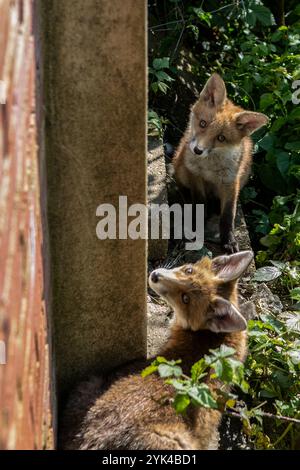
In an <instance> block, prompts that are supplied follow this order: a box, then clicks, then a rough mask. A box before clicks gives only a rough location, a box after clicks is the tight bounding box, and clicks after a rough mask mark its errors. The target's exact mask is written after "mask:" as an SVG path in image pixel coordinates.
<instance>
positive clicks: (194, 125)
mask: <svg viewBox="0 0 300 470" xmlns="http://www.w3.org/2000/svg"><path fill="white" fill-rule="evenodd" d="M267 122H268V118H267V116H265V115H264V114H261V113H255V112H251V111H244V110H243V109H242V108H240V107H237V106H235V105H234V104H233V103H232V102H231V101H229V99H227V97H226V87H225V83H224V82H223V80H222V78H221V77H220V76H219V75H217V74H213V75H212V76H211V77H210V79H209V80H208V81H207V83H206V85H205V87H204V88H203V90H202V92H201V93H200V97H199V99H198V101H197V102H196V103H195V104H194V105H193V106H192V108H191V113H190V119H189V125H188V128H187V130H186V132H185V135H184V136H183V138H182V140H181V142H180V145H179V148H178V150H177V152H176V154H175V156H174V160H173V165H174V170H175V177H176V180H177V182H178V183H179V184H180V185H181V186H183V187H186V188H188V189H190V190H191V194H192V199H193V201H194V202H202V203H206V202H207V201H208V200H209V199H210V198H211V197H214V198H217V199H218V200H219V201H220V212H221V218H220V238H221V244H222V247H223V248H224V249H225V251H227V252H229V253H234V252H236V251H238V245H237V242H236V240H235V238H234V234H233V232H234V219H235V215H236V205H237V199H238V195H239V191H240V189H241V188H242V187H243V186H244V185H245V183H246V182H247V179H248V176H249V173H250V169H251V163H252V140H251V138H250V137H249V136H250V134H252V133H253V132H254V131H256V130H257V129H259V128H260V127H261V126H263V125H265V124H266V123H267Z"/></svg>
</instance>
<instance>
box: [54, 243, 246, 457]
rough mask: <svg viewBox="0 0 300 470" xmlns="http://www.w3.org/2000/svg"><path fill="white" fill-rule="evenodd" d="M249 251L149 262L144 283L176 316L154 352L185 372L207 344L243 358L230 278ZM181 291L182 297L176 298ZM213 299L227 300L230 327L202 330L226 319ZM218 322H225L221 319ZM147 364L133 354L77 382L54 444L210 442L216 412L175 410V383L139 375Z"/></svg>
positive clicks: (189, 445)
mask: <svg viewBox="0 0 300 470" xmlns="http://www.w3.org/2000/svg"><path fill="white" fill-rule="evenodd" d="M251 259H252V254H251V252H244V253H238V254H236V255H232V256H231V257H218V258H215V259H214V260H212V261H211V260H209V259H208V258H205V259H203V260H201V261H199V262H198V263H196V264H194V265H185V266H183V267H181V268H176V269H174V270H162V269H161V270H156V271H155V272H153V273H152V274H151V275H150V281H149V282H150V284H151V286H152V287H154V288H155V289H156V291H157V292H158V293H160V294H161V295H162V296H163V297H164V298H166V299H167V300H168V302H169V303H170V304H171V305H173V306H174V309H175V316H176V321H175V324H174V326H173V328H172V332H171V337H170V340H169V341H168V342H167V344H166V346H165V347H164V348H163V350H162V351H160V355H164V356H165V357H166V358H168V359H182V367H183V370H184V372H185V373H189V372H190V368H191V365H192V364H193V363H194V362H196V361H198V360H199V359H200V358H201V357H203V356H204V354H207V353H208V352H209V350H210V349H215V348H218V347H219V346H220V345H221V344H227V345H228V346H232V347H234V348H235V349H236V351H237V353H236V355H237V357H238V358H239V359H240V360H244V358H245V355H246V332H245V331H239V330H237V328H240V329H242V330H244V329H245V325H246V322H245V321H244V320H243V321H242V322H241V319H240V317H239V315H240V314H239V312H238V311H237V308H238V300H237V286H236V283H237V278H238V277H239V276H240V275H241V273H242V272H243V271H245V269H246V268H247V266H248V264H249V263H250V261H251ZM183 296H184V297H183ZM186 296H189V302H188V303H183V302H182V299H184V300H185V301H186V300H187V297H186ZM216 299H219V300H218V302H221V305H225V307H226V308H229V309H231V308H233V311H232V312H233V316H234V315H235V317H234V318H235V320H234V322H233V323H232V322H231V323H230V321H231V320H230V318H231V317H230V318H229V317H228V318H229V324H230V328H231V329H232V330H234V331H231V332H219V333H215V332H213V331H209V328H212V323H211V321H212V320H213V321H216V322H217V323H218V322H221V323H220V325H221V327H222V328H223V326H224V325H225V323H226V322H225V323H224V316H223V315H221V316H220V312H219V310H218V309H215V305H216ZM218 308H219V307H218ZM224 312H225V313H226V312H227V310H226V311H224ZM224 312H223V313H224ZM232 312H231V313H232ZM227 313H228V312H227ZM236 322H237V323H236ZM183 323H184V325H185V326H182V325H183ZM222 325H223V326H222ZM214 328H215V326H214V327H213V329H214ZM225 329H226V330H228V325H227V326H226V328H225ZM150 362H151V360H150ZM147 365H149V361H140V362H136V363H133V364H129V365H127V366H124V367H122V368H120V369H118V370H116V371H114V372H112V373H111V374H110V375H109V376H108V377H106V378H101V379H100V378H98V379H97V378H91V379H89V380H88V381H87V382H83V383H81V384H79V386H78V387H77V388H76V389H75V390H74V391H73V392H72V394H71V396H70V399H69V402H68V404H67V407H66V409H65V413H64V418H63V423H62V428H61V435H60V445H61V447H62V448H64V449H106V450H108V449H109V450H113V449H131V450H134V449H178V450H186V449H192V450H193V449H216V448H217V446H218V426H219V423H220V419H221V412H220V411H218V410H213V409H205V408H197V407H190V408H189V409H188V412H187V413H186V415H179V414H177V413H176V412H175V410H174V408H173V406H172V403H171V400H172V398H173V397H174V389H173V388H172V387H171V386H170V385H167V384H166V383H165V382H164V380H163V379H161V378H160V377H159V376H158V375H157V374H154V375H151V376H148V377H146V378H142V376H141V371H142V370H143V369H144V368H145V367H146V366H147ZM207 383H208V385H209V387H210V388H211V389H212V390H213V389H214V388H215V387H216V386H217V384H216V382H215V381H214V380H212V379H211V378H209V377H208V379H207Z"/></svg>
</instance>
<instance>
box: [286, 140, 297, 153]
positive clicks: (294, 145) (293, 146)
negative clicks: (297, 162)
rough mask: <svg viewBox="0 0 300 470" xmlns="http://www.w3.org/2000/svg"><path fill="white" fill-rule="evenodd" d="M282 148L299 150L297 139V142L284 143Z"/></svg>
mask: <svg viewBox="0 0 300 470" xmlns="http://www.w3.org/2000/svg"><path fill="white" fill-rule="evenodd" d="M284 148H286V149H287V150H296V151H299V150H300V142H299V141H297V142H288V143H287V144H285V146H284Z"/></svg>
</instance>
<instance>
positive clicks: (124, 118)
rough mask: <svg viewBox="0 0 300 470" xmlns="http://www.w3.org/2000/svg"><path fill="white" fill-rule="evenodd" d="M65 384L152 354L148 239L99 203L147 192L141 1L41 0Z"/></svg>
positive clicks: (43, 93)
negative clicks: (127, 233)
mask: <svg viewBox="0 0 300 470" xmlns="http://www.w3.org/2000/svg"><path fill="white" fill-rule="evenodd" d="M36 4H37V27H36V28H37V29H36V38H37V66H38V73H39V77H40V80H39V82H40V86H39V96H40V97H42V100H43V103H44V106H43V109H42V111H43V112H42V115H41V119H40V133H41V135H44V137H45V148H42V149H41V159H42V160H43V159H45V162H46V169H47V184H48V219H49V232H50V251H51V261H52V280H53V319H54V338H55V355H56V367H57V379H58V386H59V392H60V393H61V392H64V391H66V390H68V388H69V387H70V386H71V384H72V383H73V382H74V381H77V380H78V379H80V377H82V376H84V375H85V374H86V373H88V372H89V371H99V372H101V371H103V370H106V369H111V368H112V367H114V366H116V365H118V364H120V363H123V362H126V361H128V360H130V359H133V358H136V357H139V356H143V355H145V354H146V313H145V312H146V299H145V292H146V242H145V240H137V241H133V240H104V241H100V240H99V239H98V238H97V237H96V225H97V222H98V221H99V218H97V217H96V208H97V206H98V205H99V204H101V203H105V202H108V203H112V204H114V205H115V206H116V207H117V206H118V197H119V195H127V196H128V204H132V203H146V168H145V166H146V148H145V122H146V118H145V108H146V96H145V95H146V82H145V62H146V47H145V11H146V1H144V0H139V1H136V0H85V1H82V0H64V1H61V0H37V2H36Z"/></svg>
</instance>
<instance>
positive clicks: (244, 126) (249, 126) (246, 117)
mask: <svg viewBox="0 0 300 470" xmlns="http://www.w3.org/2000/svg"><path fill="white" fill-rule="evenodd" d="M268 121H269V118H268V117H267V116H266V115H265V114H262V113H254V112H252V111H243V112H241V113H237V114H236V115H235V122H236V126H237V128H238V129H239V130H240V131H243V132H244V133H245V135H250V134H252V133H253V132H255V131H257V129H259V128H260V127H262V126H265V125H266V124H267V122H268Z"/></svg>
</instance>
